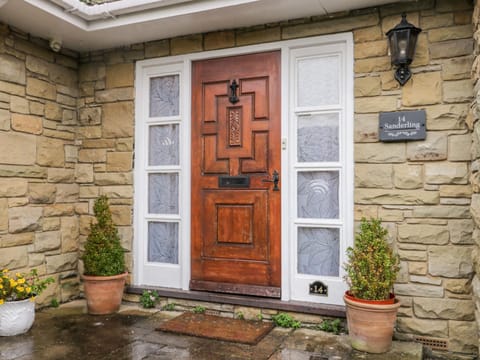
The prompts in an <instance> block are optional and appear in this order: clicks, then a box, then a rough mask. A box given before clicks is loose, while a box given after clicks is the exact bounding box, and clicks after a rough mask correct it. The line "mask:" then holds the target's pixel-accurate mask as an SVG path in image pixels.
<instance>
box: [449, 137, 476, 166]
mask: <svg viewBox="0 0 480 360" xmlns="http://www.w3.org/2000/svg"><path fill="white" fill-rule="evenodd" d="M471 142H472V136H471V134H463V135H450V136H449V137H448V160H449V161H470V160H471V155H470V149H469V146H468V145H469V144H471Z"/></svg>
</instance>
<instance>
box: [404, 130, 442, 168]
mask: <svg viewBox="0 0 480 360" xmlns="http://www.w3.org/2000/svg"><path fill="white" fill-rule="evenodd" d="M447 139H448V137H447V134H446V133H441V132H433V131H427V138H426V139H425V140H423V141H411V142H408V143H407V158H408V160H411V161H432V160H446V159H447Z"/></svg>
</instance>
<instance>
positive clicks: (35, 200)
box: [28, 183, 57, 204]
mask: <svg viewBox="0 0 480 360" xmlns="http://www.w3.org/2000/svg"><path fill="white" fill-rule="evenodd" d="M56 191H57V188H56V187H55V185H52V184H42V183H30V184H29V185H28V198H29V200H30V202H31V203H32V204H51V203H53V202H54V201H55V193H56Z"/></svg>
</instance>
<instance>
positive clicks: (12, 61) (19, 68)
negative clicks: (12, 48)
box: [0, 54, 26, 85]
mask: <svg viewBox="0 0 480 360" xmlns="http://www.w3.org/2000/svg"><path fill="white" fill-rule="evenodd" d="M25 74H26V69H25V63H24V62H23V61H21V60H19V59H17V58H15V57H14V56H10V55H6V54H0V80H4V81H8V82H13V83H17V84H22V85H24V84H25V78H26V76H25Z"/></svg>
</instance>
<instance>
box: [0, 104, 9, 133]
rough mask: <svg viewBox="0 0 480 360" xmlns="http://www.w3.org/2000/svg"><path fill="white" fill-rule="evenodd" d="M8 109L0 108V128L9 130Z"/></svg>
mask: <svg viewBox="0 0 480 360" xmlns="http://www.w3.org/2000/svg"><path fill="white" fill-rule="evenodd" d="M10 119H11V114H10V111H8V110H4V109H0V130H5V131H7V130H10Z"/></svg>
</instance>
